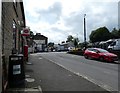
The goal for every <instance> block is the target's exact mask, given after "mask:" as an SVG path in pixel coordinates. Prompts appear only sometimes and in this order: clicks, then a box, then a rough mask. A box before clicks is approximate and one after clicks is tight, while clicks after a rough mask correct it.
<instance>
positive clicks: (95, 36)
mask: <svg viewBox="0 0 120 93" xmlns="http://www.w3.org/2000/svg"><path fill="white" fill-rule="evenodd" d="M89 38H90V41H91V42H92V43H93V42H99V41H106V40H108V39H110V38H111V33H110V32H109V30H108V29H107V28H106V27H100V28H98V29H96V30H94V31H92V32H91V34H90V36H89Z"/></svg>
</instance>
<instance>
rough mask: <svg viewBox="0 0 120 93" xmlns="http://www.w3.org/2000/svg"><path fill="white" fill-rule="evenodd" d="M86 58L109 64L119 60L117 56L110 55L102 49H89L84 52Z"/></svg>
mask: <svg viewBox="0 0 120 93" xmlns="http://www.w3.org/2000/svg"><path fill="white" fill-rule="evenodd" d="M84 57H85V58H86V59H91V58H94V59H99V60H101V61H108V62H114V61H117V60H118V56H117V55H116V54H113V53H110V52H108V51H107V50H104V49H101V48H87V49H86V50H85V52H84Z"/></svg>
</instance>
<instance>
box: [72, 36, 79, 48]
mask: <svg viewBox="0 0 120 93" xmlns="http://www.w3.org/2000/svg"><path fill="white" fill-rule="evenodd" d="M73 42H74V45H75V48H76V47H77V46H78V42H79V39H78V38H74V40H73Z"/></svg>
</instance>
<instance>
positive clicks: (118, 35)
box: [111, 28, 120, 39]
mask: <svg viewBox="0 0 120 93" xmlns="http://www.w3.org/2000/svg"><path fill="white" fill-rule="evenodd" d="M111 35H112V38H114V39H117V38H120V29H119V30H117V29H116V28H113V30H112V32H111Z"/></svg>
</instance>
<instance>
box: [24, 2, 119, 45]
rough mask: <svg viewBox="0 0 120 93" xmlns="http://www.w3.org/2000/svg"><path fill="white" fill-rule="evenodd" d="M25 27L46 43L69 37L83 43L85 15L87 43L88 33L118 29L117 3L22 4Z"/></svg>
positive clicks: (57, 41)
mask: <svg viewBox="0 0 120 93" xmlns="http://www.w3.org/2000/svg"><path fill="white" fill-rule="evenodd" d="M23 1H24V10H25V17H26V25H27V26H29V27H30V29H31V31H33V32H34V33H41V34H42V35H44V36H46V37H48V40H49V41H48V42H55V43H60V42H61V41H66V39H67V37H68V35H72V36H74V37H78V38H79V39H80V42H83V40H84V37H83V34H84V33H83V32H84V30H83V18H84V14H86V31H87V40H89V35H90V33H91V31H93V30H95V29H97V28H99V27H103V26H106V27H107V28H108V29H109V30H110V31H111V30H112V29H113V28H114V27H116V28H118V1H119V0H23Z"/></svg>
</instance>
